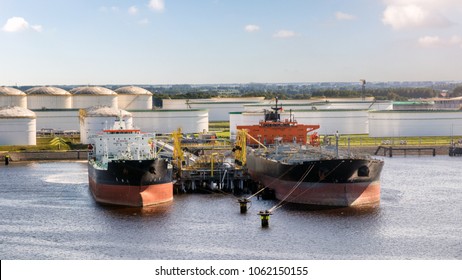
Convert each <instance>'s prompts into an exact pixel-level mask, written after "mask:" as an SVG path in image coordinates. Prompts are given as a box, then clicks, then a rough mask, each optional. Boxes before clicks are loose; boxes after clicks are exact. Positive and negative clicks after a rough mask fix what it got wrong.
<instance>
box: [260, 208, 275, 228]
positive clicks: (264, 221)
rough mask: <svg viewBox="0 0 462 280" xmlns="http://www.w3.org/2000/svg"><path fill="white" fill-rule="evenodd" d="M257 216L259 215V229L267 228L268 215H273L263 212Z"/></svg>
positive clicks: (266, 211)
mask: <svg viewBox="0 0 462 280" xmlns="http://www.w3.org/2000/svg"><path fill="white" fill-rule="evenodd" d="M258 215H260V219H261V227H268V226H269V218H270V215H273V214H272V213H271V212H270V211H268V210H265V211H260V212H258Z"/></svg>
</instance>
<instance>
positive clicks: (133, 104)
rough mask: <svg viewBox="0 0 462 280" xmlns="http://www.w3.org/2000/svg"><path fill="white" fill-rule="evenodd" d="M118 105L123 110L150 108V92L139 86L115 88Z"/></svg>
mask: <svg viewBox="0 0 462 280" xmlns="http://www.w3.org/2000/svg"><path fill="white" fill-rule="evenodd" d="M115 92H116V93H117V96H118V97H117V99H118V105H119V108H120V109H123V110H151V109H152V93H151V92H150V91H149V90H146V89H144V88H141V87H136V86H126V87H121V88H118V89H116V90H115Z"/></svg>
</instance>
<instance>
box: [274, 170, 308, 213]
mask: <svg viewBox="0 0 462 280" xmlns="http://www.w3.org/2000/svg"><path fill="white" fill-rule="evenodd" d="M313 167H314V164H313V165H311V167H310V168H309V169H307V170H306V171H305V173H303V175H302V177H301V178H300V180H298V182H297V183H296V184H295V185H294V186H293V187H292V189H291V190H290V191H289V193H288V194H287V195H286V196H285V197H284V198H283V199H282V200H281V201H279V202H278V203H277V204H276V205H275V206H273V207H271V209H269V210H268V211H270V212H272V211H274V210H276V209H277V208H279V206H280V205H281V204H282V203H283V202H284V201H285V200H286V199H287V198H288V197H289V196H290V195H291V194H292V193H293V192H294V191H295V190H296V189H297V188H298V186H300V184H301V183H302V182H303V180H305V178H306V177H307V176H308V174H310V172H311V170H312V169H313Z"/></svg>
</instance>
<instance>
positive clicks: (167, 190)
mask: <svg viewBox="0 0 462 280" xmlns="http://www.w3.org/2000/svg"><path fill="white" fill-rule="evenodd" d="M89 182H90V190H91V193H92V195H93V197H94V198H95V200H96V201H97V202H100V203H104V204H113V205H121V206H132V207H143V206H149V205H155V204H160V203H165V202H169V201H171V200H173V183H172V182H169V183H163V184H155V185H146V186H127V185H105V184H97V183H96V182H95V181H94V180H93V179H92V178H91V177H89Z"/></svg>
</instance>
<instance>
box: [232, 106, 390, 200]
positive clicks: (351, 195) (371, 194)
mask: <svg viewBox="0 0 462 280" xmlns="http://www.w3.org/2000/svg"><path fill="white" fill-rule="evenodd" d="M272 109H273V110H274V112H265V120H264V121H262V122H260V123H259V124H258V125H254V126H237V128H238V129H245V130H247V132H246V133H247V135H248V136H250V137H249V138H251V141H248V142H250V143H251V144H252V143H258V142H260V139H257V138H261V137H262V136H263V135H270V136H272V137H275V138H274V139H271V140H270V139H264V140H265V142H267V143H268V142H269V143H273V145H270V146H269V147H264V148H258V149H250V152H249V153H248V154H247V157H246V166H247V170H248V172H249V174H250V175H251V177H252V179H253V180H255V181H258V182H261V183H262V184H263V185H264V186H265V187H266V188H269V189H272V190H274V193H275V195H276V198H277V199H279V200H282V201H285V202H291V203H299V204H308V205H319V206H353V207H361V206H375V205H378V204H379V203H380V174H381V172H382V168H383V164H384V162H383V161H382V160H378V159H373V158H370V157H368V156H354V155H351V154H350V153H345V152H340V151H339V150H338V146H320V145H319V140H318V137H317V134H316V133H313V134H311V135H308V133H309V132H311V131H313V130H315V129H317V128H319V126H317V125H299V124H298V123H297V122H296V121H295V120H292V119H291V120H290V121H289V122H281V121H280V119H279V110H281V107H278V105H277V100H276V107H272ZM291 118H292V116H291ZM288 123H289V124H290V125H288ZM300 127H301V128H302V130H303V131H304V135H303V136H300ZM280 128H284V129H280ZM257 133H258V134H257ZM308 138H309V139H310V141H309V143H308V141H307V139H308ZM259 144H260V145H261V146H264V145H263V144H261V143H259Z"/></svg>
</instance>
